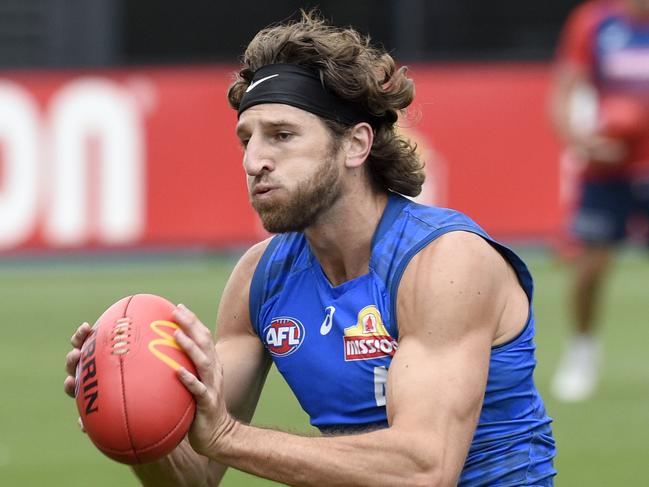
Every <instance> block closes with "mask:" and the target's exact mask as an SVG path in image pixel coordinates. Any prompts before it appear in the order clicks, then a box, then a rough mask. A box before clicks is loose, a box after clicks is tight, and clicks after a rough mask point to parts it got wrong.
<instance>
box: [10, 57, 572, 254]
mask: <svg viewBox="0 0 649 487" xmlns="http://www.w3.org/2000/svg"><path fill="white" fill-rule="evenodd" d="M233 71H234V68H231V67H206V68H165V69H128V70H118V71H95V72H49V71H44V72H17V73H8V72H5V73H2V75H0V252H13V251H21V250H39V249H85V248H124V247H125V248H131V247H138V246H187V245H205V246H210V247H216V248H218V247H222V246H233V245H241V244H248V243H250V242H253V241H255V240H258V239H259V238H261V237H263V236H264V235H265V234H264V232H263V230H262V229H261V228H260V226H259V224H258V222H257V219H256V216H255V214H254V212H253V211H252V210H251V209H250V207H249V204H248V199H247V194H246V187H245V175H244V172H243V169H242V167H241V157H242V152H241V149H240V148H239V144H238V142H237V139H236V137H235V135H234V125H235V123H236V114H235V113H234V112H233V111H232V110H231V109H230V108H229V107H228V105H227V101H226V98H225V93H226V90H227V86H228V85H229V83H230V80H231V79H232V73H233ZM411 74H412V76H413V77H414V79H415V82H416V86H417V96H416V101H415V104H414V105H413V110H412V111H411V113H410V114H409V116H408V117H406V118H404V119H403V120H402V121H401V122H400V125H401V130H402V131H403V132H404V133H405V134H406V135H407V136H409V137H411V138H413V139H415V140H416V141H417V142H418V144H419V147H420V150H421V151H422V156H423V157H424V158H425V159H426V161H427V163H428V165H427V171H428V173H429V178H428V183H427V185H426V189H425V191H424V194H423V195H422V197H421V199H422V200H424V201H426V202H429V203H434V204H438V205H441V206H450V207H454V208H457V209H459V210H462V211H465V212H467V213H468V214H469V215H470V216H472V217H473V218H474V219H476V220H477V221H478V222H479V223H480V224H481V225H482V226H483V227H484V228H485V229H487V231H489V232H491V233H492V234H494V235H495V236H501V237H506V238H515V237H516V238H543V237H547V236H549V235H551V234H552V233H553V232H554V231H555V229H556V228H557V225H558V220H559V201H558V200H559V197H558V183H559V171H558V152H559V147H558V145H557V142H556V140H555V138H554V136H553V135H552V133H551V130H550V127H549V125H548V121H547V117H546V114H545V104H546V98H547V96H546V91H547V82H548V67H547V66H546V65H518V64H517V65H511V66H510V65H496V66H492V65H486V66H482V65H457V66H434V65H416V66H413V67H412V69H411Z"/></svg>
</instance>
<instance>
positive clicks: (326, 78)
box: [228, 10, 425, 196]
mask: <svg viewBox="0 0 649 487" xmlns="http://www.w3.org/2000/svg"><path fill="white" fill-rule="evenodd" d="M279 63H282V64H297V65H301V66H305V67H308V68H311V69H314V70H316V71H318V72H319V74H320V77H321V79H322V80H323V82H324V84H325V86H326V87H327V88H328V89H329V90H331V91H332V92H334V93H335V94H336V95H337V96H339V97H340V98H342V99H343V100H348V101H349V102H352V103H356V104H360V105H361V106H362V107H364V108H365V109H366V110H367V111H368V113H370V114H372V115H374V116H376V117H377V118H380V119H381V121H380V122H379V123H378V124H374V131H375V134H374V142H373V144H372V148H371V151H370V155H369V157H368V161H367V162H368V166H369V174H370V177H371V178H372V181H373V183H374V184H375V185H376V186H378V187H379V188H382V189H383V190H385V191H394V192H397V193H400V194H404V195H407V196H416V195H418V194H419V193H420V192H421V187H422V184H423V182H424V177H425V176H424V164H423V163H422V161H421V160H420V159H419V156H418V155H417V153H416V146H415V145H414V144H412V143H411V142H410V141H409V140H407V139H404V138H403V137H401V136H400V135H399V134H398V133H397V131H396V122H395V120H397V115H398V114H399V113H400V112H403V111H404V110H405V109H406V107H408V105H410V103H411V102H412V100H413V97H414V93H415V87H414V83H413V81H412V80H411V79H410V78H408V77H407V75H406V73H407V68H406V67H401V68H398V69H397V67H396V64H395V62H394V59H393V58H392V56H390V55H389V54H388V53H387V52H385V50H384V49H382V48H378V47H375V46H373V45H371V43H370V38H369V37H368V36H363V35H361V34H360V33H358V32H357V31H356V30H354V29H353V28H339V27H335V26H331V25H328V24H327V23H326V22H325V20H324V19H323V18H322V17H321V16H320V14H319V13H318V12H316V11H313V10H312V11H310V12H305V11H304V10H302V15H301V19H300V20H299V21H291V22H288V23H285V24H279V25H273V26H270V27H267V28H265V29H263V30H261V31H260V32H259V33H258V34H257V35H256V36H255V37H254V39H253V40H252V41H251V42H250V44H248V47H247V49H246V51H245V53H244V55H243V59H242V63H241V64H242V65H241V69H240V71H239V72H238V73H237V75H236V78H235V80H234V82H233V83H232V84H231V85H230V88H229V90H228V101H229V102H230V106H232V108H234V109H235V110H238V108H239V104H240V102H241V98H242V97H243V94H244V93H245V90H246V88H247V87H248V85H249V84H250V82H251V81H252V79H253V76H254V73H255V71H256V70H257V69H259V68H261V67H263V66H266V65H268V64H279ZM323 121H324V122H325V124H326V125H327V127H329V129H330V130H331V132H332V134H333V136H334V138H335V139H338V140H340V138H341V137H342V136H343V135H344V134H345V133H346V132H347V131H348V130H349V129H350V126H346V125H344V124H341V123H338V122H334V121H331V120H326V119H323Z"/></svg>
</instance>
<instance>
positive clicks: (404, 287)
mask: <svg viewBox="0 0 649 487" xmlns="http://www.w3.org/2000/svg"><path fill="white" fill-rule="evenodd" d="M513 286H517V282H516V278H515V276H514V273H513V271H512V269H511V267H510V266H509V265H508V263H507V261H506V260H505V258H504V257H503V256H502V255H501V254H500V253H499V252H498V251H497V250H496V249H495V248H494V247H493V246H492V245H491V244H490V243H489V242H487V241H486V240H485V239H484V238H483V237H481V236H480V235H477V234H475V233H471V232H466V231H453V232H449V233H446V234H444V235H442V236H440V237H439V238H437V239H436V240H434V241H432V242H431V243H430V244H428V245H427V246H426V247H424V248H423V249H422V250H421V251H420V252H418V253H417V254H416V255H415V256H414V257H413V259H412V260H411V261H410V263H409V264H408V266H407V267H406V270H405V272H404V275H403V278H402V281H401V283H400V286H399V292H398V295H397V307H398V314H399V332H400V334H401V333H402V332H404V331H405V332H408V329H409V328H410V325H411V324H413V323H415V324H417V323H421V322H423V321H426V320H434V321H436V322H439V323H438V324H436V325H435V326H436V327H440V328H446V327H451V328H452V333H453V334H455V333H458V332H459V333H461V332H462V331H463V330H464V331H466V330H468V329H470V328H472V327H475V326H481V327H483V328H484V327H486V328H487V329H491V331H492V332H493V336H495V335H496V333H497V329H498V324H499V319H500V316H501V314H502V311H503V309H504V307H505V306H506V303H507V294H508V293H509V292H511V291H512V290H513V289H514V288H513ZM431 317H433V318H431ZM416 326H417V327H418V325H416Z"/></svg>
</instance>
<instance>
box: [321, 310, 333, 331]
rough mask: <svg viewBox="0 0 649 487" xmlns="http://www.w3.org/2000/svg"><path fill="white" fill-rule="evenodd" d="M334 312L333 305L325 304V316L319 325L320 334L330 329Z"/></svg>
mask: <svg viewBox="0 0 649 487" xmlns="http://www.w3.org/2000/svg"><path fill="white" fill-rule="evenodd" d="M335 312H336V308H335V307H334V306H327V307H326V308H325V313H326V315H325V318H324V320H323V321H322V325H320V334H321V335H323V336H324V335H326V334H327V333H329V332H330V331H331V327H332V326H333V323H334V313H335Z"/></svg>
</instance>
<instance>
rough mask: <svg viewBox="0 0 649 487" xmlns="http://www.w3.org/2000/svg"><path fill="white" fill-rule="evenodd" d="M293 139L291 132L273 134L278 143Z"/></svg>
mask: <svg viewBox="0 0 649 487" xmlns="http://www.w3.org/2000/svg"><path fill="white" fill-rule="evenodd" d="M291 137H293V134H292V133H291V132H277V133H276V134H275V139H277V140H278V141H280V142H286V141H288V140H290V139H291Z"/></svg>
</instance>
